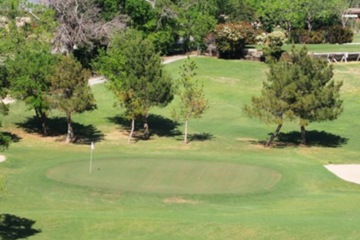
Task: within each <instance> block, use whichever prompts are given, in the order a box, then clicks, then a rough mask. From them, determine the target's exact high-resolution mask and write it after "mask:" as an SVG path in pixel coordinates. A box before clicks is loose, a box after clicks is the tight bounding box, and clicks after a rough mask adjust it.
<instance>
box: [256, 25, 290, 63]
mask: <svg viewBox="0 0 360 240" xmlns="http://www.w3.org/2000/svg"><path fill="white" fill-rule="evenodd" d="M256 40H257V41H258V42H257V43H258V44H260V45H262V46H263V51H264V54H265V60H266V62H273V61H278V60H279V59H280V57H281V54H282V52H283V51H282V50H281V47H282V45H283V44H284V43H285V42H286V40H287V38H286V34H285V33H284V32H283V31H273V32H271V33H268V34H266V33H262V34H261V35H258V36H257V37H256Z"/></svg>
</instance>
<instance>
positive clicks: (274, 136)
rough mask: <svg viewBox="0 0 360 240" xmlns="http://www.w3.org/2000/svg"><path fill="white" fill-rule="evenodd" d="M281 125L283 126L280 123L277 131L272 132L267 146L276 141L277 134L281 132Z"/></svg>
mask: <svg viewBox="0 0 360 240" xmlns="http://www.w3.org/2000/svg"><path fill="white" fill-rule="evenodd" d="M281 127H282V124H279V125H278V126H277V128H276V129H275V132H273V133H272V134H271V136H270V138H269V140H268V141H267V143H266V146H267V147H268V146H270V145H271V144H272V142H273V141H274V139H275V138H276V137H277V135H278V134H279V132H280V129H281Z"/></svg>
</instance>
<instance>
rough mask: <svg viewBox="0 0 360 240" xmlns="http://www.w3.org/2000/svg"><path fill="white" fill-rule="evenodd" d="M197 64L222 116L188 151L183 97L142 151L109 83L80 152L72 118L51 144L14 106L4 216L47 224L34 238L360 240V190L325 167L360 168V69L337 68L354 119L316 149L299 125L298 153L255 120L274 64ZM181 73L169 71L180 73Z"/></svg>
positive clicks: (288, 130)
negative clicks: (273, 140) (179, 117)
mask: <svg viewBox="0 0 360 240" xmlns="http://www.w3.org/2000/svg"><path fill="white" fill-rule="evenodd" d="M194 60H195V61H196V63H197V65H198V73H199V74H198V78H199V79H200V80H201V81H203V83H204V87H205V91H206V96H207V97H208V99H209V103H210V109H209V110H208V111H207V112H206V114H204V116H203V117H202V118H200V119H192V120H191V121H190V125H189V131H190V134H191V135H192V136H191V139H192V141H191V142H190V143H189V144H188V145H184V144H183V143H182V135H181V133H182V130H183V129H182V127H183V126H182V125H178V124H176V123H175V122H173V121H172V120H171V118H170V115H171V114H170V113H171V108H172V107H173V106H175V105H176V101H177V100H176V99H175V101H174V103H172V104H171V105H170V106H168V107H167V108H165V109H153V111H152V114H153V115H152V116H150V121H149V125H150V129H151V131H152V133H153V135H152V137H151V140H149V141H141V140H140V141H138V142H135V141H133V142H132V143H131V144H127V139H126V138H127V134H126V131H125V129H126V128H127V127H128V126H129V123H128V122H127V121H125V120H124V119H123V118H122V117H121V113H122V110H121V109H120V110H119V109H116V108H114V107H113V103H114V98H113V96H112V94H111V93H109V91H108V89H107V88H106V87H105V86H104V85H96V86H94V87H93V89H94V93H95V96H96V99H97V104H98V108H97V110H95V111H93V112H89V113H85V114H81V115H76V116H74V121H75V122H76V125H75V132H76V133H78V135H80V137H79V139H80V140H81V141H80V142H79V143H78V144H73V145H71V144H70V145H67V144H64V143H63V142H62V140H63V136H64V134H65V132H64V129H66V123H65V121H64V119H63V118H61V115H60V114H59V113H57V112H54V113H53V116H57V117H60V118H58V119H57V120H56V121H55V120H54V121H53V122H52V124H53V125H54V126H57V128H58V129H57V131H55V132H54V133H53V136H51V137H46V138H43V137H40V136H39V135H38V134H37V133H36V131H35V132H34V131H32V129H33V128H31V127H32V126H33V125H32V124H33V123H32V122H31V121H30V120H28V117H31V116H32V112H27V111H26V110H25V109H26V108H25V106H24V105H23V104H22V103H16V104H15V105H13V106H12V107H11V111H10V114H9V115H8V116H5V117H4V118H3V123H4V127H3V130H4V131H6V132H8V133H11V134H12V135H13V137H17V142H15V143H13V144H12V145H11V146H10V149H9V150H7V151H5V152H4V154H5V155H6V157H7V160H6V161H5V162H4V163H0V174H1V175H5V176H6V182H5V188H6V189H5V192H3V193H2V195H1V196H0V206H1V208H0V209H1V213H8V214H11V215H12V216H13V218H14V219H15V220H16V218H17V217H18V218H26V219H29V220H33V221H35V224H34V225H33V226H32V227H33V229H37V230H41V232H39V233H36V234H34V235H32V236H31V237H30V239H156V240H158V239H166V240H168V239H172V240H173V239H175V240H177V239H179V240H183V239H196V240H199V239H200V240H201V239H204V240H205V239H206V240H208V239H216V240H218V239H226V240H228V239H359V238H360V233H359V231H358V230H357V228H358V226H359V224H360V207H359V204H358V203H359V202H360V186H359V185H356V184H351V183H347V182H345V181H342V180H340V179H338V178H337V177H336V176H334V175H333V174H331V173H330V172H328V171H327V170H326V169H325V168H324V167H323V164H327V163H329V162H332V163H360V153H359V145H360V140H359V137H358V132H359V130H360V124H359V123H358V121H357V119H359V117H360V107H359V104H360V101H359V98H358V94H359V92H360V91H359V90H360V82H359V81H358V80H359V79H358V76H359V70H358V69H360V68H359V67H360V64H359V63H349V64H339V65H334V67H335V78H336V79H337V80H343V81H344V86H343V88H342V94H343V99H344V113H343V115H341V116H340V118H339V119H338V120H336V121H332V122H325V123H314V124H310V125H309V126H308V128H307V130H308V131H309V132H308V133H309V142H310V143H311V144H312V145H311V146H310V147H303V146H299V145H298V144H297V143H296V140H297V137H298V130H299V127H298V125H297V123H296V122H294V123H287V124H285V125H284V128H283V135H282V138H283V139H287V143H289V144H287V145H286V144H279V145H278V146H277V147H274V148H265V147H263V146H262V145H261V144H259V141H262V140H265V139H266V138H267V136H268V134H269V133H270V132H271V131H273V130H274V128H275V126H266V125H264V124H263V123H261V122H259V121H258V120H256V119H249V118H248V117H246V116H245V115H244V114H243V113H242V111H241V108H242V106H243V104H244V103H249V101H250V98H251V96H253V95H258V94H259V92H260V90H261V87H262V81H263V80H265V79H266V71H267V66H266V65H265V64H264V63H258V62H246V61H224V60H218V59H214V58H203V57H200V58H194ZM181 64H182V61H179V62H175V63H172V64H170V65H168V66H166V70H168V71H169V72H171V73H172V74H174V76H176V75H177V73H178V72H179V69H178V67H179V66H180V65H181ZM139 127H140V126H139ZM65 131H66V130H65ZM91 141H94V142H95V150H94V155H93V160H94V168H93V173H92V174H91V175H89V174H88V170H89V169H88V163H89V158H90V145H89V144H90V142H91ZM98 169H99V170H98ZM152 175H153V176H152ZM280 175H281V178H280ZM199 176H200V177H201V178H202V181H200V182H197V178H198V177H199ZM269 176H270V177H269ZM205 178H208V179H207V180H206V181H205V180H204V179H205ZM279 178H280V180H279V181H278V182H277V183H276V180H278V179H279ZM252 180H253V181H252ZM275 183H276V184H275ZM227 187H231V188H233V189H235V190H234V191H227ZM0 226H1V225H0ZM8 230H10V229H8ZM28 233H29V234H30V233H31V231H29V232H28ZM0 236H1V237H3V236H4V231H3V232H1V231H0ZM1 237H0V239H1ZM3 238H4V237H3Z"/></svg>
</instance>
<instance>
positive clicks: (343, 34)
mask: <svg viewBox="0 0 360 240" xmlns="http://www.w3.org/2000/svg"><path fill="white" fill-rule="evenodd" d="M353 37H354V33H353V31H352V30H351V29H350V28H348V27H342V26H333V27H330V28H328V29H327V30H326V42H328V43H339V44H341V43H348V42H352V40H353Z"/></svg>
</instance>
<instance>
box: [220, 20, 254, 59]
mask: <svg viewBox="0 0 360 240" xmlns="http://www.w3.org/2000/svg"><path fill="white" fill-rule="evenodd" d="M256 35H257V30H255V29H254V28H253V26H252V25H251V24H250V23H247V22H236V23H225V24H219V25H217V26H216V28H215V39H216V46H217V50H218V52H219V57H220V58H232V59H237V58H241V57H242V56H243V53H242V50H243V48H244V47H245V45H246V44H254V43H255V42H256V41H255V37H256Z"/></svg>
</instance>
